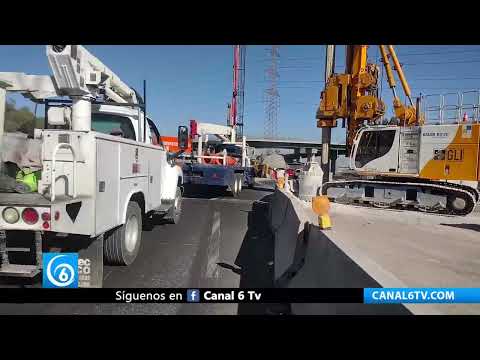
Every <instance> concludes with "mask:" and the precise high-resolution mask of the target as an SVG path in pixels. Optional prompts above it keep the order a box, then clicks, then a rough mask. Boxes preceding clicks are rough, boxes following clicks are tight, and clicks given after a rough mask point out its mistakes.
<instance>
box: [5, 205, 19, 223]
mask: <svg viewBox="0 0 480 360" xmlns="http://www.w3.org/2000/svg"><path fill="white" fill-rule="evenodd" d="M2 217H3V220H5V222H7V223H9V224H15V223H16V222H17V221H18V220H19V219H20V214H19V213H18V211H17V209H15V208H13V207H7V208H5V209H4V210H3V212H2Z"/></svg>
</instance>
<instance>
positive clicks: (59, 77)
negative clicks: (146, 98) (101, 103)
mask: <svg viewBox="0 0 480 360" xmlns="http://www.w3.org/2000/svg"><path fill="white" fill-rule="evenodd" d="M47 57H48V62H49V64H50V67H51V68H52V71H53V74H54V77H55V81H56V83H57V86H58V88H59V90H60V91H61V92H62V93H64V94H65V95H69V96H92V97H96V96H98V95H100V91H101V90H105V94H106V95H107V96H108V97H109V98H110V99H111V100H112V101H114V102H117V103H134V104H138V99H137V96H136V93H135V91H134V90H133V89H132V88H131V87H129V86H128V85H126V84H125V83H124V82H123V81H122V80H120V78H119V77H118V76H117V75H116V74H115V73H114V72H113V71H112V70H110V69H109V68H108V67H107V66H106V65H105V64H104V63H102V62H101V61H100V60H99V59H97V58H96V57H95V56H93V55H92V54H91V53H90V52H89V51H88V50H87V49H85V48H84V47H83V46H81V45H47Z"/></svg>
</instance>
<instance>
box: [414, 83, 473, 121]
mask: <svg viewBox="0 0 480 360" xmlns="http://www.w3.org/2000/svg"><path fill="white" fill-rule="evenodd" d="M421 112H422V113H423V115H424V117H425V124H431V125H440V124H458V123H464V122H467V123H478V122H480V90H468V91H462V92H452V93H444V94H431V95H422V96H421ZM465 116H466V117H467V120H466V121H465V120H464V117H465Z"/></svg>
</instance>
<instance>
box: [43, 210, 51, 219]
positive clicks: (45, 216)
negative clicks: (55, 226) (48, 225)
mask: <svg viewBox="0 0 480 360" xmlns="http://www.w3.org/2000/svg"><path fill="white" fill-rule="evenodd" d="M50 219H51V216H50V213H48V212H44V213H42V220H43V221H50Z"/></svg>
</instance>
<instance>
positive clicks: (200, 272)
mask: <svg viewBox="0 0 480 360" xmlns="http://www.w3.org/2000/svg"><path fill="white" fill-rule="evenodd" d="M270 193H271V191H268V190H267V189H263V190H252V189H244V190H243V192H242V193H241V194H240V196H239V197H238V198H232V197H229V196H228V195H226V194H225V193H223V192H216V193H208V192H205V191H200V192H199V193H198V192H197V193H196V194H192V192H188V193H187V194H186V197H185V199H184V202H183V214H182V218H181V220H180V223H179V224H177V225H171V224H159V225H157V226H155V227H154V228H153V230H151V231H144V232H143V242H142V247H141V250H140V253H139V255H138V258H137V259H136V261H135V262H134V263H133V264H132V265H130V266H129V267H106V268H105V271H104V287H110V288H129V287H132V288H202V287H231V288H237V287H269V286H271V277H272V274H271V272H272V269H271V266H269V265H268V263H269V262H270V261H271V260H272V259H273V241H272V239H271V237H270V235H269V232H268V230H267V229H266V225H267V219H266V218H264V216H265V211H266V208H265V204H263V203H262V202H261V201H260V202H257V200H261V199H262V198H263V197H265V196H267V195H269V194H270ZM252 208H253V210H252ZM264 311H265V307H264V306H263V305H253V306H252V304H240V305H237V304H21V305H17V304H0V314H2V315H3V314H158V315H163V314H165V315H166V314H232V315H234V314H255V313H257V314H258V313H262V312H264Z"/></svg>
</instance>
